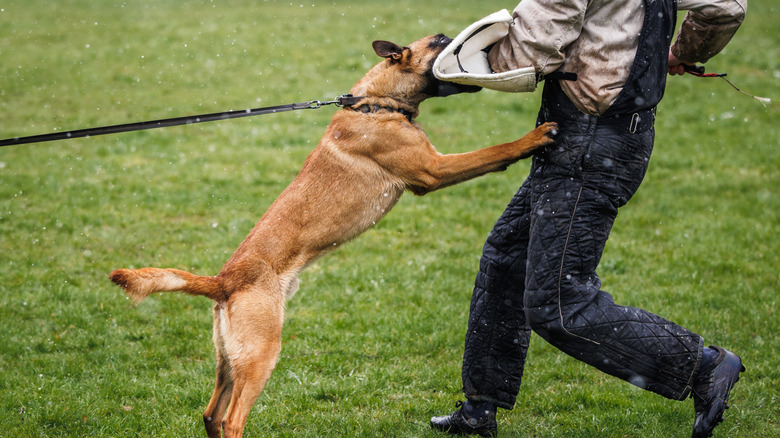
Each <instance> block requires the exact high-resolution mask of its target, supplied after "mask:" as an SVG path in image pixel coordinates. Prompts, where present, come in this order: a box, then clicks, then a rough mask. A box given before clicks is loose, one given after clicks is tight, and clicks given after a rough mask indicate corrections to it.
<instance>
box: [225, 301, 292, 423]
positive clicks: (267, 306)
mask: <svg viewBox="0 0 780 438" xmlns="http://www.w3.org/2000/svg"><path fill="white" fill-rule="evenodd" d="M223 317H226V320H224V321H222V324H223V327H224V328H225V329H226V330H223V335H224V336H225V339H224V340H225V346H226V351H227V354H228V360H229V361H230V371H231V375H232V379H233V383H232V394H231V398H230V405H229V406H228V410H227V415H226V416H225V420H224V421H223V432H224V436H225V438H241V436H242V435H243V430H244V425H245V424H246V420H247V417H248V416H249V412H250V411H251V410H252V405H254V403H255V400H256V399H257V397H258V396H259V395H260V393H261V392H262V390H263V388H264V387H265V384H266V382H268V379H269V378H270V377H271V373H272V372H273V370H274V368H275V367H276V362H277V360H278V359H279V353H280V352H281V349H282V344H281V335H282V324H283V320H284V296H283V295H282V294H278V295H274V294H266V293H264V292H249V293H243V294H240V293H239V294H235V295H233V296H232V297H231V300H230V301H229V305H228V308H227V309H226V310H225V313H224V314H223Z"/></svg>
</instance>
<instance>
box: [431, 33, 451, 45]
mask: <svg viewBox="0 0 780 438" xmlns="http://www.w3.org/2000/svg"><path fill="white" fill-rule="evenodd" d="M434 42H435V43H436V45H441V46H448V45H449V44H450V43H451V42H452V38H450V37H448V36H447V35H444V34H443V33H440V34H438V35H436V39H435V40H434Z"/></svg>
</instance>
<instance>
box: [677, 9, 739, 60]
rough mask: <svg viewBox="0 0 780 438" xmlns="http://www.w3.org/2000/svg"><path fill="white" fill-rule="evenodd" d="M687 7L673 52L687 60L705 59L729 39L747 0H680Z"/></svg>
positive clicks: (737, 24)
mask: <svg viewBox="0 0 780 438" xmlns="http://www.w3.org/2000/svg"><path fill="white" fill-rule="evenodd" d="M678 8H679V9H680V10H687V11H688V13H687V14H686V16H685V20H684V21H683V23H682V25H681V26H680V32H679V33H678V34H677V39H676V40H675V42H674V44H673V45H672V53H673V54H674V56H676V57H677V58H678V59H680V60H681V61H684V62H686V63H695V62H702V63H703V62H707V61H708V60H709V59H710V58H712V57H713V56H715V55H717V54H718V53H720V51H721V50H723V48H724V47H726V44H728V42H729V41H731V37H733V36H734V33H736V31H737V29H738V28H739V26H740V25H741V24H742V21H743V20H744V19H745V12H746V11H747V0H679V3H678Z"/></svg>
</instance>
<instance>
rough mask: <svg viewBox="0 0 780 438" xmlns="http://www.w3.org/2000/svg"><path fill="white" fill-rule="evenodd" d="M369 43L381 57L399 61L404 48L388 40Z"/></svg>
mask: <svg viewBox="0 0 780 438" xmlns="http://www.w3.org/2000/svg"><path fill="white" fill-rule="evenodd" d="M371 45H372V46H373V47H374V51H375V52H376V54H377V55H379V56H381V57H382V58H388V59H392V60H393V61H400V60H401V58H403V53H404V49H403V47H401V46H399V45H398V44H395V43H391V42H390V41H374V42H373V43H372V44H371Z"/></svg>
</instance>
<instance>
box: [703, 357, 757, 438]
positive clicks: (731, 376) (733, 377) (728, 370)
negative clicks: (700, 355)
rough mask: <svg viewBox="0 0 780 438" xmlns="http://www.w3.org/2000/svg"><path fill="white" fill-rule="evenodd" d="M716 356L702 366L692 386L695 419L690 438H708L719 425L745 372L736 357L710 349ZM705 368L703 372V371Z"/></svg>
mask: <svg viewBox="0 0 780 438" xmlns="http://www.w3.org/2000/svg"><path fill="white" fill-rule="evenodd" d="M709 348H711V349H713V350H715V351H716V352H717V353H718V354H717V357H716V359H715V360H714V361H713V362H712V364H709V366H707V364H702V367H703V369H702V370H701V371H700V372H699V375H698V376H697V377H696V380H694V383H693V393H692V397H693V406H694V407H695V409H696V418H695V419H694V422H693V434H692V435H691V438H707V437H709V436H712V431H713V429H715V426H717V425H718V424H719V423H720V422H721V421H723V412H724V411H725V410H726V409H728V408H729V405H728V400H729V392H730V391H731V388H733V387H734V384H735V383H737V381H738V380H739V373H740V372H743V371H745V367H744V366H742V360H741V359H740V358H739V356H737V355H736V354H734V353H732V352H730V351H728V350H725V349H723V348H720V347H709ZM705 366H706V368H704V367H705Z"/></svg>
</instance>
